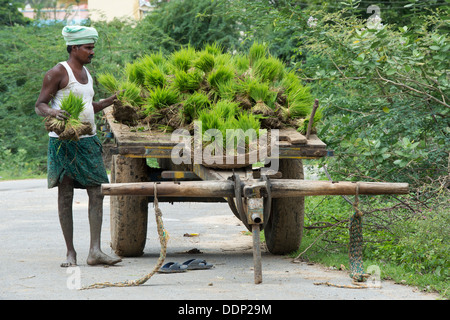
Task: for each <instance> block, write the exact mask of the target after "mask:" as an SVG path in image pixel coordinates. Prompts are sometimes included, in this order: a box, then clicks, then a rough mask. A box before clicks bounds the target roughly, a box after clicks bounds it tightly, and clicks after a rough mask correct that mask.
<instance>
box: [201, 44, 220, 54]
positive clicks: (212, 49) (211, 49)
mask: <svg viewBox="0 0 450 320" xmlns="http://www.w3.org/2000/svg"><path fill="white" fill-rule="evenodd" d="M203 50H204V51H206V52H207V53H210V54H212V55H213V56H218V55H220V54H222V52H223V48H222V47H221V46H220V45H218V44H217V42H214V43H211V44H207V45H206V46H205V48H204V49H203Z"/></svg>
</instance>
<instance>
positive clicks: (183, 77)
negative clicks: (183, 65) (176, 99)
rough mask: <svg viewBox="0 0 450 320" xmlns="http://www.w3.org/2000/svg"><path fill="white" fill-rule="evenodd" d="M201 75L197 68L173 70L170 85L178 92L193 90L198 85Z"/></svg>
mask: <svg viewBox="0 0 450 320" xmlns="http://www.w3.org/2000/svg"><path fill="white" fill-rule="evenodd" d="M202 80H203V78H202V75H201V74H200V72H199V71H198V70H192V71H189V72H186V71H184V70H177V71H175V79H174V80H173V84H172V86H173V87H174V88H175V89H177V90H178V91H179V92H193V91H195V90H197V89H198V88H199V87H200V82H202Z"/></svg>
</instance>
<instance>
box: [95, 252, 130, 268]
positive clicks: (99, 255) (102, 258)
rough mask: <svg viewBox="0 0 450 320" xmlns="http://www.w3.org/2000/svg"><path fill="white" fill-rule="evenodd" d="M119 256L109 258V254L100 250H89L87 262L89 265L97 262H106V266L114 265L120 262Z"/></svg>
mask: <svg viewBox="0 0 450 320" xmlns="http://www.w3.org/2000/svg"><path fill="white" fill-rule="evenodd" d="M121 261H122V259H120V258H111V257H110V256H108V255H106V254H104V253H103V252H101V251H100V250H98V251H90V252H89V256H88V258H87V264H88V265H91V266H95V265H98V264H106V265H108V266H112V265H115V264H116V263H118V262H121Z"/></svg>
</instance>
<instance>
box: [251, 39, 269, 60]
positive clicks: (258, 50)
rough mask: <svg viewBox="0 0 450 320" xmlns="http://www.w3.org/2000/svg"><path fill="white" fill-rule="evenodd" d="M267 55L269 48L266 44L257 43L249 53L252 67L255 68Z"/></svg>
mask: <svg viewBox="0 0 450 320" xmlns="http://www.w3.org/2000/svg"><path fill="white" fill-rule="evenodd" d="M266 55H267V46H266V45H265V44H262V43H259V42H256V41H255V42H254V43H253V44H252V46H251V47H250V50H249V52H248V58H249V62H250V66H253V65H254V64H255V63H256V61H258V60H259V59H261V58H265V57H266Z"/></svg>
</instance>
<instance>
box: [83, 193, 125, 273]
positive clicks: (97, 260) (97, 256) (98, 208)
mask: <svg viewBox="0 0 450 320" xmlns="http://www.w3.org/2000/svg"><path fill="white" fill-rule="evenodd" d="M87 192H88V195H89V225H90V230H91V245H90V248H89V256H88V258H87V264H89V265H96V264H107V265H113V264H116V263H118V262H120V261H122V259H115V258H111V257H109V256H107V255H106V254H104V253H103V252H102V251H101V245H100V236H101V230H102V220H103V195H102V193H101V188H100V186H98V187H88V188H87Z"/></svg>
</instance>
